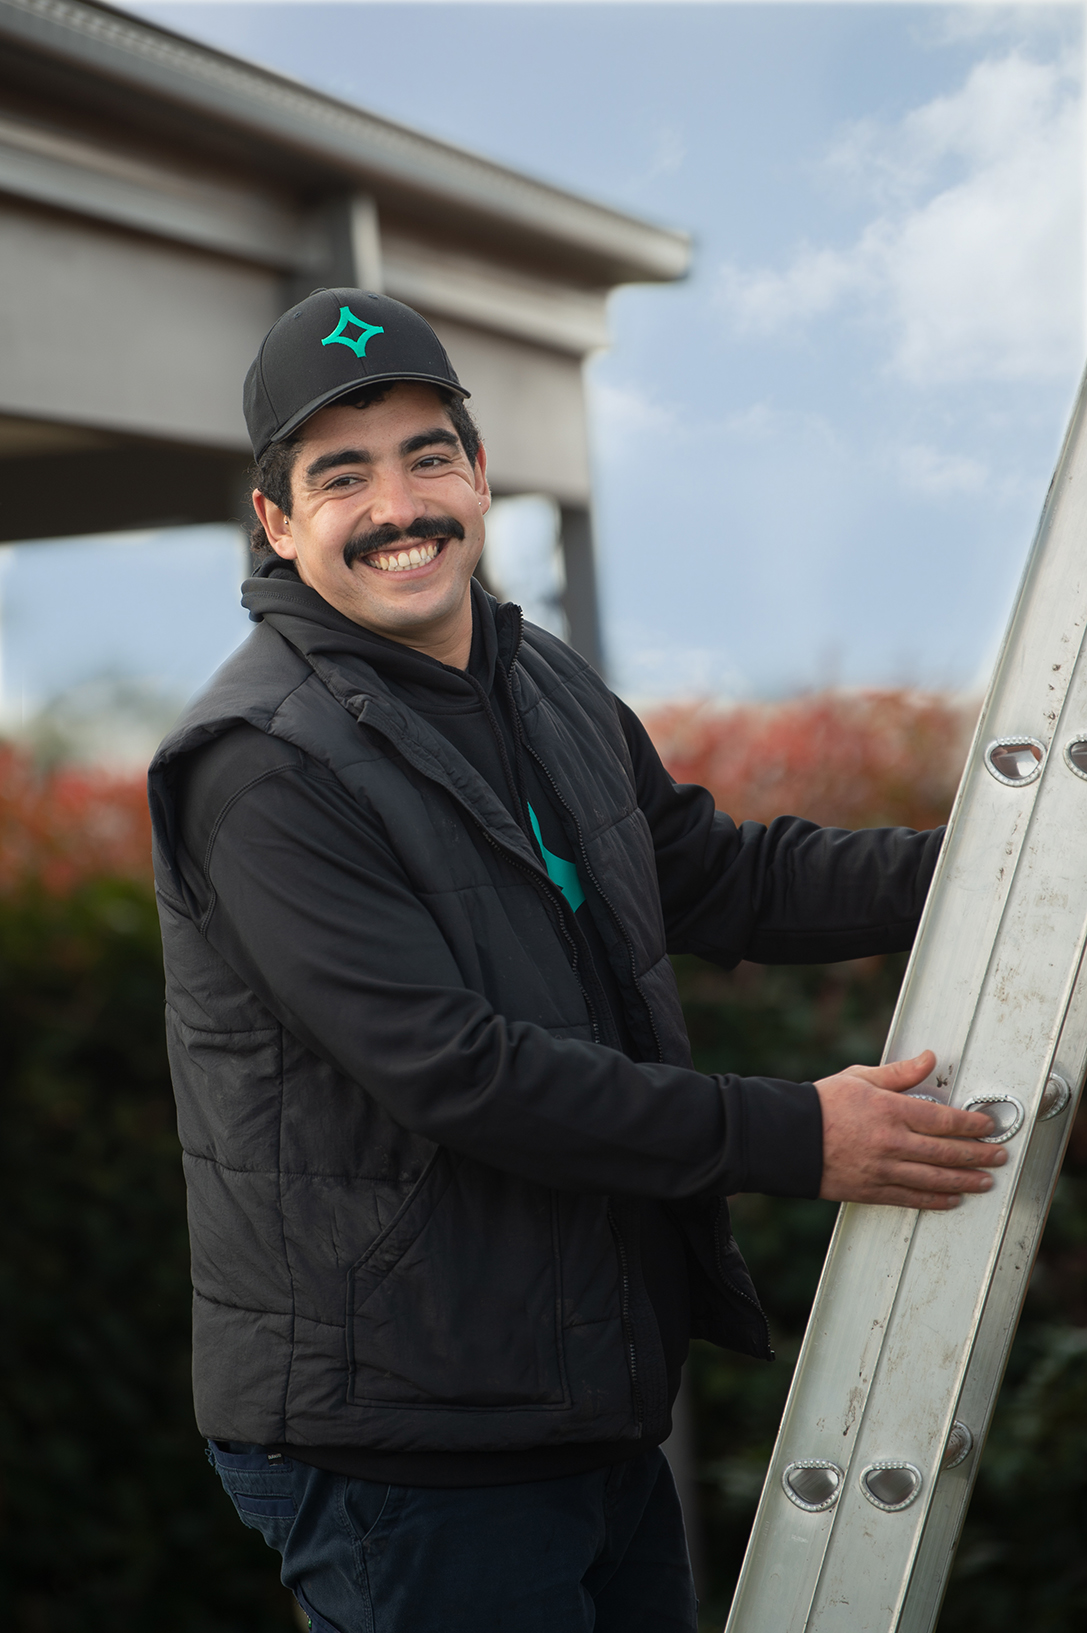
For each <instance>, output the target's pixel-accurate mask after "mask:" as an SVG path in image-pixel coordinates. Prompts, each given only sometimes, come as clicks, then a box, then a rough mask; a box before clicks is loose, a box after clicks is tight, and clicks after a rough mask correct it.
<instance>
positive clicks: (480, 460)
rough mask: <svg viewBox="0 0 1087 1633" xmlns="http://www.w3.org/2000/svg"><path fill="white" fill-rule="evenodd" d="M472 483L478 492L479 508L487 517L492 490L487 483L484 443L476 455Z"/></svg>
mask: <svg viewBox="0 0 1087 1633" xmlns="http://www.w3.org/2000/svg"><path fill="white" fill-rule="evenodd" d="M472 481H473V486H474V487H475V490H476V498H477V499H478V500H479V508H480V510H482V512H483V514H484V516H486V514H487V512H488V511H489V510H490V508H491V490H490V486H489V485H488V482H487V450H486V448H484V446H483V444H482V443H480V445H479V452H478V454H477V455H476V463H475V469H474V470H473V472H472Z"/></svg>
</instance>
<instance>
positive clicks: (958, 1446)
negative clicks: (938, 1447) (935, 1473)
mask: <svg viewBox="0 0 1087 1633" xmlns="http://www.w3.org/2000/svg"><path fill="white" fill-rule="evenodd" d="M973 1449H974V1437H973V1435H972V1434H971V1433H970V1430H969V1429H968V1428H967V1427H966V1424H965V1423H960V1421H959V1419H958V1418H956V1419H955V1421H954V1423H953V1424H952V1425H951V1433H950V1434H949V1435H948V1437H947V1445H946V1446H945V1448H944V1455H943V1461H942V1462H941V1464H940V1467H941V1468H942V1469H957V1468H958V1466H959V1464H960V1463H961V1462H962V1461H963V1460H964V1458H967V1457H969V1456H970V1453H971V1452H972V1451H973Z"/></svg>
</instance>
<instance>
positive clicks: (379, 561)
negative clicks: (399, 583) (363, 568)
mask: <svg viewBox="0 0 1087 1633" xmlns="http://www.w3.org/2000/svg"><path fill="white" fill-rule="evenodd" d="M444 543H445V540H444V539H426V540H424V542H423V543H421V544H413V545H411V546H410V547H409V548H408V549H402V550H374V551H372V552H371V553H370V555H368V556H367V557H366V558H365V560H366V565H367V567H376V568H377V569H378V571H379V572H382V573H406V572H410V571H411V569H412V568H413V567H425V566H426V565H427V563H428V562H431V561H433V560H434V558H435V556H436V555H437V554H438V552H439V551H440V550H441V548H442V545H443V544H444Z"/></svg>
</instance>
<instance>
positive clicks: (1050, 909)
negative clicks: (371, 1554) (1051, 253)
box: [726, 381, 1087, 1633]
mask: <svg viewBox="0 0 1087 1633" xmlns="http://www.w3.org/2000/svg"><path fill="white" fill-rule="evenodd" d="M1085 631H1087V381H1085V382H1084V385H1083V386H1082V387H1081V389H1080V394H1079V398H1078V400H1077V403H1076V406H1075V409H1074V411H1073V414H1072V420H1071V423H1070V426H1069V429H1068V433H1067V435H1066V438H1065V442H1064V447H1063V449H1062V451H1061V455H1060V459H1059V461H1058V464H1057V470H1056V473H1055V475H1054V478H1053V481H1052V484H1051V486H1050V489H1049V494H1048V496H1047V499H1046V503H1045V508H1044V510H1043V512H1042V518H1041V522H1040V524H1039V527H1038V533H1037V536H1036V538H1035V542H1034V546H1033V549H1032V550H1031V553H1030V556H1029V558H1028V561H1027V566H1026V569H1025V572H1024V575H1023V580H1022V583H1021V585H1020V589H1019V594H1018V597H1017V600H1016V604H1015V608H1014V611H1013V613H1012V617H1011V622H1010V624H1009V626H1008V631H1007V634H1006V636H1005V638H1004V644H1003V647H1002V649H1001V653H1000V657H999V659H998V661H997V665H996V670H995V673H994V676H993V680H992V682H991V685H990V687H989V692H988V695H987V697H986V700H985V705H984V707H983V709H982V713H981V719H980V722H979V724H978V729H977V733H976V736H975V738H974V743H973V747H972V749H971V752H970V757H969V759H968V761H967V766H966V771H965V773H964V775H963V779H962V783H961V784H960V787H959V792H958V796H957V798H956V802H955V808H954V811H953V813H952V817H951V824H950V827H949V830H948V835H947V840H946V842H945V844H944V848H943V852H942V855H941V858H940V862H939V866H938V868H937V872H936V875H935V878H934V880H933V885H932V890H931V891H930V893H929V899H928V903H927V905H926V908H925V913H924V917H923V919H922V922H921V928H920V931H919V933H918V937H917V942H916V944H915V947H914V951H913V956H912V958H911V960H910V964H909V967H908V969H907V972H906V977H905V981H904V983H903V987H902V992H901V995H900V997H899V1002H898V1008H897V1010H896V1012H895V1016H894V1019H893V1021H892V1023H891V1030H890V1033H889V1036H888V1039H887V1048H886V1051H885V1054H884V1059H885V1060H898V1059H903V1058H906V1057H908V1056H912V1055H916V1054H920V1052H921V1051H922V1050H923V1049H926V1048H928V1049H932V1050H934V1051H935V1053H936V1056H937V1065H936V1067H935V1070H934V1071H933V1073H932V1075H931V1077H930V1078H929V1079H928V1080H927V1081H926V1082H925V1083H923V1084H921V1085H920V1086H919V1088H918V1089H916V1090H914V1091H913V1092H914V1093H915V1094H924V1095H928V1096H929V1097H931V1098H935V1099H939V1100H943V1101H949V1102H950V1103H951V1104H953V1105H956V1106H980V1107H983V1108H984V1109H985V1110H986V1111H987V1112H989V1114H990V1115H992V1116H993V1117H994V1120H995V1121H996V1123H997V1128H996V1131H995V1133H994V1135H993V1136H991V1138H994V1139H1000V1140H1001V1141H1002V1142H1004V1143H1005V1144H1006V1149H1007V1152H1008V1161H1007V1164H1006V1166H1005V1167H1003V1168H1000V1169H993V1170H990V1172H992V1174H993V1179H994V1184H993V1188H992V1190H991V1191H989V1192H987V1193H985V1194H979V1195H969V1196H966V1197H964V1199H963V1201H962V1203H961V1205H960V1206H959V1207H958V1208H956V1209H954V1210H951V1211H950V1212H947V1213H928V1212H925V1213H918V1212H915V1211H912V1210H908V1209H904V1208H890V1207H869V1206H863V1205H860V1204H856V1203H850V1204H846V1205H845V1206H843V1208H842V1209H841V1212H840V1214H839V1216H838V1222H837V1226H836V1228H835V1231H834V1235H833V1238H832V1240H831V1244H830V1248H829V1250H828V1253H827V1259H826V1264H825V1266H824V1269H823V1274H822V1278H821V1280H820V1283H819V1289H818V1292H817V1294H816V1298H815V1304H814V1306H813V1309H812V1314H811V1319H810V1321H809V1323H808V1328H807V1333H806V1335H805V1338H804V1344H803V1348H802V1349H801V1352H800V1357H799V1360H798V1362H797V1368H796V1374H795V1376H794V1378H793V1384H792V1388H791V1390H790V1393H789V1398H788V1401H787V1403H786V1407H785V1413H784V1416H783V1418H782V1423H781V1429H780V1432H779V1434H778V1439H777V1444H776V1446H775V1448H774V1454H773V1457H772V1459H771V1462H770V1469H769V1473H768V1474H767V1478H766V1484H765V1486H764V1488H763V1493H762V1498H761V1501H760V1504H759V1509H758V1513H757V1515H756V1518H755V1523H754V1527H753V1529H752V1533H751V1539H750V1542H749V1544H748V1549H747V1554H746V1557H745V1560H744V1565H743V1570H742V1572H741V1574H740V1579H739V1582H738V1584H737V1588H736V1594H735V1598H734V1600H733V1605H732V1611H731V1614H730V1616H729V1620H728V1624H727V1628H726V1633H801V1630H802V1629H805V1630H807V1629H810V1630H812V1633H890V1630H891V1629H896V1630H900V1633H930V1630H931V1629H932V1628H934V1627H935V1625H936V1620H937V1617H938V1616H939V1612H940V1605H941V1602H942V1600H943V1594H944V1588H945V1586H946V1582H947V1577H948V1573H949V1572H950V1569H951V1563H952V1560H953V1558H954V1553H955V1548H956V1545H957V1543H958V1538H959V1533H960V1531H961V1529H962V1523H963V1520H964V1518H965V1515H966V1509H967V1505H968V1503H969V1500H970V1494H971V1491H972V1489H973V1484H974V1480H975V1477H976V1474H977V1467H978V1461H979V1458H980V1455H981V1450H982V1447H983V1446H984V1443H985V1437H986V1434H987V1432H988V1428H989V1423H990V1420H991V1418H992V1413H993V1408H994V1405H995V1403H996V1397H997V1393H998V1391H999V1388H1000V1383H1001V1379H1002V1377H1003V1374H1004V1368H1005V1365H1006V1363H1007V1358H1008V1352H1009V1350H1010V1348H1011V1341H1012V1338H1013V1336H1014V1333H1015V1327H1016V1323H1017V1321H1018V1319H1019V1312H1020V1309H1021V1307H1022V1303H1023V1299H1024V1297H1025V1295H1026V1289H1027V1282H1028V1279H1029V1276H1030V1271H1031V1268H1032V1266H1033V1263H1034V1258H1035V1254H1036V1252H1037V1249H1038V1243H1039V1241H1040V1239H1041V1234H1042V1228H1043V1226H1044V1224H1045V1219H1046V1214H1047V1212H1048V1209H1049V1204H1050V1201H1051V1199H1052V1196H1053V1190H1054V1187H1055V1185H1056V1182H1057V1177H1058V1175H1059V1173H1060V1167H1061V1161H1062V1159H1063V1156H1064V1150H1065V1146H1066V1144H1067V1142H1068V1135H1069V1132H1070V1129H1071V1124H1072V1118H1073V1116H1074V1114H1075V1110H1076V1106H1077V1103H1078V1100H1079V1094H1080V1091H1081V1088H1082V1084H1083V1079H1084V1075H1085V1073H1087V973H1084V975H1083V978H1082V979H1080V974H1081V965H1082V962H1083V954H1084V946H1085V942H1087V650H1084V635H1085Z"/></svg>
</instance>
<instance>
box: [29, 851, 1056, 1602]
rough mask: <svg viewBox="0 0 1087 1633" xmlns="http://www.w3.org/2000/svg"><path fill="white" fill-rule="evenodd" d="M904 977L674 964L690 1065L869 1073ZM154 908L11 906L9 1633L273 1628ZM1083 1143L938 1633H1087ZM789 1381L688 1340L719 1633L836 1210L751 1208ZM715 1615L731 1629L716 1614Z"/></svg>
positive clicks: (760, 1271) (120, 897)
mask: <svg viewBox="0 0 1087 1633" xmlns="http://www.w3.org/2000/svg"><path fill="white" fill-rule="evenodd" d="M900 973H901V964H900V961H895V960H884V961H869V962H867V963H865V964H862V965H850V966H843V967H840V968H836V969H829V970H823V969H814V970H802V971H795V970H777V971H760V970H755V969H751V968H747V967H743V968H741V969H740V970H738V971H737V972H735V974H733V975H731V976H724V975H722V974H721V973H720V972H717V971H714V970H711V969H710V968H708V967H707V966H705V965H699V964H697V963H696V962H694V961H687V960H684V961H681V964H680V976H681V982H682V986H683V990H684V998H685V1003H686V1008H687V1013H688V1018H689V1022H690V1026H691V1032H692V1037H693V1040H694V1044H695V1050H696V1055H697V1058H698V1060H699V1063H700V1064H701V1065H703V1066H706V1067H715V1066H723V1065H725V1064H726V1063H727V1064H728V1065H729V1066H731V1067H732V1068H733V1069H737V1068H738V1069H741V1070H749V1071H754V1070H764V1071H769V1072H773V1073H776V1074H778V1075H782V1076H811V1075H817V1074H820V1073H822V1072H825V1071H829V1070H832V1069H833V1068H835V1067H837V1066H841V1065H845V1064H848V1063H849V1062H850V1061H852V1060H854V1059H857V1060H874V1059H875V1058H876V1057H877V1056H878V1053H879V1047H880V1041H881V1039H882V1036H883V1033H884V1031H885V1029H886V1023H887V1019H888V1016H889V1013H890V1009H891V1006H892V1004H893V1000H894V993H895V989H896V987H897V983H898V980H899V978H900ZM161 1009H162V975H161V966H160V960H159V950H158V936H157V927H156V923H155V916H154V910H153V907H152V904H151V901H150V899H149V897H148V895H147V894H146V892H144V891H143V890H142V889H141V888H139V887H138V886H135V885H132V884H124V883H117V882H109V881H102V882H99V883H97V884H95V885H92V886H87V887H84V888H83V889H82V890H80V891H79V892H77V893H76V894H75V895H74V896H73V897H71V898H69V899H67V900H63V901H57V900H53V899H49V898H46V897H41V896H39V897H34V896H26V897H24V898H22V899H21V900H19V901H15V902H13V901H8V902H6V903H4V904H3V905H0V1039H2V1046H3V1058H4V1062H5V1077H4V1093H3V1111H2V1115H3V1126H2V1130H0V1165H2V1184H3V1197H4V1204H5V1205H4V1207H3V1210H2V1211H0V1277H2V1285H3V1294H4V1320H3V1324H2V1327H0V1370H2V1377H0V1444H2V1449H3V1470H2V1485H0V1570H2V1572H3V1604H4V1608H5V1612H6V1619H7V1623H8V1625H9V1626H11V1627H12V1628H13V1629H15V1630H17V1633H98V1630H99V1629H101V1630H105V1629H107V1628H108V1629H110V1630H118V1629H120V1630H123V1633H128V1630H130V1629H131V1630H136V1629H138V1630H140V1633H143V1630H144V1629H149V1628H152V1627H153V1628H155V1629H156V1633H157V1630H160V1629H161V1630H162V1633H249V1630H257V1629H260V1630H261V1633H275V1630H277V1629H283V1630H286V1629H291V1628H293V1627H294V1626H295V1622H294V1618H293V1613H292V1609H291V1601H290V1599H289V1596H288V1595H286V1593H285V1592H284V1590H283V1589H282V1588H281V1587H280V1586H279V1583H278V1581H277V1576H276V1569H275V1564H276V1561H275V1558H274V1556H273V1555H272V1554H270V1553H269V1552H268V1550H267V1549H266V1548H265V1547H264V1545H263V1543H262V1542H261V1541H260V1539H259V1537H258V1536H257V1535H256V1534H255V1533H254V1532H251V1531H247V1530H245V1529H244V1528H243V1527H242V1526H241V1525H239V1523H238V1521H237V1519H236V1518H235V1516H234V1513H233V1510H232V1508H231V1507H230V1504H229V1503H228V1501H227V1499H226V1497H225V1496H224V1494H223V1492H222V1490H221V1489H220V1487H219V1484H218V1481H217V1480H216V1479H215V1477H214V1475H213V1474H212V1472H211V1470H210V1469H209V1468H208V1467H207V1464H206V1463H205V1461H204V1458H203V1456H202V1448H201V1443H200V1440H199V1437H198V1436H197V1434H196V1430H195V1428H194V1426H193V1422H192V1412H191V1405H190V1397H189V1380H188V1364H189V1356H188V1343H189V1286H188V1256H187V1246H186V1240H185V1225H184V1201H183V1193H182V1183H181V1173H180V1163H179V1159H178V1148H177V1139H176V1134H175V1132H174V1124H173V1108H172V1103H171V1100H170V1093H169V1084H168V1077H167V1070H166V1061H165V1053H164V1048H163V1041H162V1022H161ZM1085 1159H1087V1140H1084V1141H1083V1142H1081V1144H1080V1145H1079V1146H1077V1148H1076V1151H1075V1152H1074V1155H1073V1160H1072V1161H1071V1162H1070V1164H1069V1165H1068V1170H1067V1172H1066V1175H1065V1177H1064V1179H1062V1181H1061V1190H1060V1193H1059V1195H1058V1200H1057V1204H1056V1207H1055V1209H1054V1213H1053V1216H1052V1219H1051V1222H1050V1227H1049V1230H1048V1232H1047V1236H1046V1244H1045V1250H1044V1256H1043V1261H1042V1268H1041V1271H1040V1274H1039V1275H1038V1276H1037V1277H1036V1285H1035V1289H1034V1291H1033V1292H1032V1294H1031V1298H1030V1303H1029V1306H1028V1315H1027V1319H1026V1320H1025V1322H1024V1324H1023V1327H1022V1329H1021V1331H1020V1335H1019V1339H1018V1341H1017V1344H1016V1350H1015V1356H1014V1359H1013V1363H1012V1369H1011V1373H1010V1374H1009V1383H1008V1386H1007V1387H1006V1388H1005V1391H1004V1395H1003V1396H1002V1399H1001V1406H1000V1411H999V1415H998V1420H997V1425H996V1428H995V1430H994V1434H993V1436H992V1439H991V1441H990V1445H989V1448H988V1451H987V1452H986V1456H985V1461H984V1467H983V1473H982V1477H981V1481H980V1484H979V1489H978V1494H977V1497H976V1499H975V1503H974V1507H973V1509H972V1511H971V1516H970V1521H969V1525H968V1530H967V1535H966V1538H965V1541H964V1546H963V1549H962V1551H961V1554H960V1558H959V1563H958V1566H957V1568H956V1576H955V1581H954V1584H953V1587H952V1591H951V1594H950V1597H949V1600H948V1606H947V1609H946V1611H945V1615H944V1620H943V1622H942V1624H941V1626H942V1627H943V1628H944V1629H945V1630H947V1633H957V1630H959V1629H963V1630H965V1629H967V1628H970V1629H973V1628H975V1627H977V1626H985V1627H986V1628H987V1629H989V1630H991V1633H1002V1630H1004V1629H1008V1630H1009V1633H1010V1630H1011V1629H1013V1628H1014V1629H1015V1630H1016V1633H1023V1630H1027V1633H1041V1630H1048V1629H1053V1630H1065V1629H1067V1630H1069V1633H1070V1630H1071V1629H1073V1628H1076V1629H1078V1628H1080V1627H1081V1626H1083V1625H1084V1612H1085V1611H1087V1567H1085V1565H1084V1563H1083V1560H1084V1558H1085V1554H1084V1550H1083V1547H1082V1536H1083V1533H1084V1520H1085V1518H1087V1515H1085V1513H1084V1508H1085V1504H1084V1494H1085V1481H1084V1474H1083V1470H1084V1465H1085V1463H1087V1443H1085V1441H1087V1431H1085V1411H1084V1408H1085V1406H1087V1399H1085V1396H1087V1309H1085V1308H1084V1276H1083V1272H1084V1268H1085V1266H1087V1192H1085V1181H1084V1172H1085V1170H1087V1160H1085ZM736 1216H737V1231H738V1234H739V1235H740V1237H741V1240H742V1242H743V1245H744V1248H745V1250H746V1251H747V1253H748V1256H749V1259H750V1261H751V1263H752V1266H753V1269H754V1271H755V1274H756V1278H757V1280H758V1282H759V1284H760V1287H761V1289H762V1291H763V1294H764V1298H765V1300H766V1303H767V1305H768V1309H769V1311H770V1314H771V1319H772V1323H773V1327H774V1335H775V1346H776V1348H777V1350H778V1353H779V1356H780V1360H779V1361H778V1363H777V1364H776V1365H774V1366H762V1365H759V1364H758V1363H754V1362H751V1363H748V1362H744V1361H742V1360H739V1359H737V1358H733V1357H722V1356H721V1355H719V1354H718V1353H717V1352H716V1351H713V1350H711V1349H710V1348H709V1347H707V1346H704V1345H699V1346H696V1353H695V1355H694V1357H693V1360H692V1372H693V1375H694V1378H695V1381H696V1394H697V1411H698V1420H699V1436H700V1442H701V1466H702V1474H703V1476H704V1483H703V1487H702V1491H703V1496H704V1500H705V1529H706V1541H707V1544H708V1546H707V1549H706V1553H707V1556H708V1559H709V1560H710V1562H711V1566H712V1569H713V1573H714V1577H713V1592H712V1600H713V1603H712V1605H711V1606H710V1607H708V1608H709V1610H710V1611H711V1612H712V1615H713V1616H714V1617H715V1618H716V1625H717V1626H720V1622H721V1620H722V1617H723V1610H724V1607H725V1605H726V1604H727V1598H728V1593H729V1590H730V1586H731V1583H732V1581H733V1580H734V1577H735V1572H736V1569H737V1567H738V1564H739V1560H740V1558H741V1556H742V1552H743V1545H744V1538H745V1533H746V1529H747V1526H748V1524H749V1522H750V1517H751V1514H752V1512H753V1510H754V1505H755V1501H756V1498H757V1494H758V1489H759V1485H760V1484H761V1479H762V1471H763V1469H764V1467H765V1463H766V1459H767V1456H768V1454H769V1450H770V1446H771V1445H772V1442H773V1437H774V1431H775V1428H776V1423H777V1418H778V1415H779V1413H780V1410H781V1404H782V1401H783V1398H784V1394H785V1390H786V1388H787V1386H788V1381H789V1371H790V1365H791V1361H792V1359H793V1357H794V1356H795V1353H796V1349H797V1346H798V1344H799V1338H800V1334H801V1332H802V1330H803V1325H804V1320H805V1316H806V1312H807V1309H808V1305H809V1302H810V1299H811V1294H812V1290H813V1288H814V1284H815V1279H816V1277H817V1274H818V1270H819V1265H820V1262H821V1258H822V1254H823V1251H824V1248H825V1243H826V1239H827V1236H828V1234H829V1230H830V1226H831V1223H832V1219H833V1209H832V1208H831V1207H829V1206H828V1205H825V1204H820V1203H804V1202H780V1201H769V1200H767V1199H764V1198H759V1197H749V1198H744V1199H741V1201H740V1202H739V1204H738V1205H737V1208H736ZM706 1625H707V1626H712V1625H714V1623H713V1621H709V1622H707V1624H706Z"/></svg>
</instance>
